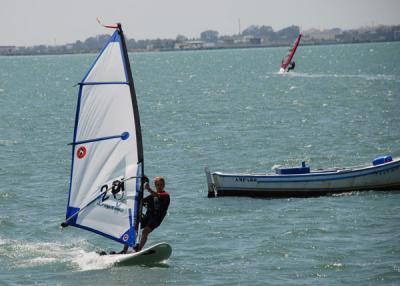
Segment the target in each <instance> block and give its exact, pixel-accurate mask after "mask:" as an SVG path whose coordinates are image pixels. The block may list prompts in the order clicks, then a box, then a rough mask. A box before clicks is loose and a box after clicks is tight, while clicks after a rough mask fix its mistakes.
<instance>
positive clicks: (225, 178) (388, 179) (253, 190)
mask: <svg viewBox="0 0 400 286" xmlns="http://www.w3.org/2000/svg"><path fill="white" fill-rule="evenodd" d="M207 170H208V169H207ZM207 170H206V175H207V181H208V186H209V188H208V189H209V196H212V195H210V192H211V190H213V191H214V192H215V194H216V195H217V196H249V197H311V196H321V195H328V194H335V193H343V192H352V191H369V190H377V191H378V190H385V191H386V190H399V191H400V159H397V160H394V161H392V162H389V163H385V164H381V165H377V166H367V167H360V168H342V169H335V170H317V171H312V172H310V173H307V174H294V175H279V174H226V173H221V172H214V173H211V172H209V173H208V174H207ZM210 182H211V183H210Z"/></svg>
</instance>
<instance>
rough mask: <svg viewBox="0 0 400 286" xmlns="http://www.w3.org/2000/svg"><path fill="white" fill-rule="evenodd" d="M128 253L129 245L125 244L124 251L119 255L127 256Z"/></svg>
mask: <svg viewBox="0 0 400 286" xmlns="http://www.w3.org/2000/svg"><path fill="white" fill-rule="evenodd" d="M127 252H128V245H127V244H125V245H124V249H122V250H121V251H120V252H118V254H126V253H127Z"/></svg>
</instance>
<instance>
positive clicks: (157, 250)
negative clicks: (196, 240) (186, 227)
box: [105, 242, 172, 266]
mask: <svg viewBox="0 0 400 286" xmlns="http://www.w3.org/2000/svg"><path fill="white" fill-rule="evenodd" d="M171 253H172V248H171V246H170V245H169V244H168V243H165V242H160V243H157V244H155V245H153V246H150V247H147V248H145V249H143V250H141V251H139V252H132V253H127V254H109V255H105V256H106V257H107V260H113V263H114V264H115V265H117V266H118V265H121V266H128V265H152V264H157V263H161V262H163V261H165V260H167V259H168V258H169V257H170V256H171Z"/></svg>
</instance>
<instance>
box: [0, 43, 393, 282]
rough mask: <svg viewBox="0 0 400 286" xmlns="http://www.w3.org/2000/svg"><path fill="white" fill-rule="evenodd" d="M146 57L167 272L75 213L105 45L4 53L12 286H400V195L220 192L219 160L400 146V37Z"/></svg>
mask: <svg viewBox="0 0 400 286" xmlns="http://www.w3.org/2000/svg"><path fill="white" fill-rule="evenodd" d="M286 50H287V49H286V48H259V49H235V50H214V51H188V52H164V53H157V52H155V53H133V54H130V56H131V64H132V69H133V74H134V79H135V85H136V90H137V96H138V103H139V110H140V117H141V124H142V132H143V142H144V160H145V161H144V162H145V163H144V164H145V171H146V174H147V175H148V176H150V177H154V176H156V175H157V176H158V175H160V176H164V177H165V178H166V190H167V191H168V192H169V193H170V194H171V199H172V202H171V206H170V209H169V213H168V216H167V217H166V218H165V220H164V222H163V223H162V225H161V226H160V227H159V228H158V229H157V230H156V231H154V233H152V234H151V235H150V237H149V240H148V245H151V244H153V243H156V242H160V241H165V242H168V243H169V244H171V246H172V248H173V253H172V256H171V258H170V259H169V260H168V261H167V262H166V264H164V265H159V266H157V267H139V266H132V267H113V266H112V265H110V264H108V263H107V262H106V261H105V260H101V259H99V258H98V256H97V255H96V254H95V251H96V250H119V249H122V245H119V244H117V243H115V242H112V241H110V240H108V239H105V238H103V237H100V236H97V235H95V234H92V233H89V232H86V231H83V230H80V229H77V228H67V229H65V230H64V231H63V232H61V231H60V230H59V224H60V222H62V221H63V219H64V218H65V211H66V204H67V198H68V189H69V174H70V164H71V147H70V146H67V144H68V143H69V142H71V141H72V132H73V126H74V117H75V108H76V100H77V93H78V88H77V87H76V83H78V82H79V81H80V80H81V79H82V77H83V76H84V74H85V72H86V70H87V69H88V68H89V66H90V64H91V62H92V61H93V60H94V58H95V55H64V56H22V57H0V182H1V184H0V285H24V284H25V285H32V284H37V285H399V284H400V192H374V191H369V192H362V193H359V192H353V193H350V194H344V195H337V196H328V197H318V198H306V199H304V198H302V199H299V198H290V199H268V200H266V199H252V198H215V199H208V198H207V186H206V178H205V175H204V171H203V169H204V167H205V166H209V168H210V169H211V170H212V171H225V172H269V171H270V170H271V167H272V166H274V165H276V164H280V165H285V166H298V165H300V162H301V161H306V162H307V164H309V165H310V166H311V167H312V168H322V167H344V166H356V165H363V164H371V162H372V160H373V159H374V158H375V157H377V156H380V155H389V154H390V155H392V156H393V157H396V156H397V157H398V156H400V123H399V115H400V66H399V64H398V61H399V59H400V53H399V51H400V43H399V42H395V43H376V44H353V45H330V46H301V47H300V48H299V50H298V52H297V55H296V59H295V61H296V69H295V71H294V72H293V73H289V74H285V75H280V74H278V71H279V64H280V61H281V58H282V57H283V56H284V55H285V53H286V52H287V51H286Z"/></svg>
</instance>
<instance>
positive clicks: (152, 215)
mask: <svg viewBox="0 0 400 286" xmlns="http://www.w3.org/2000/svg"><path fill="white" fill-rule="evenodd" d="M154 185H155V187H156V191H153V190H152V189H151V188H150V186H149V184H148V183H146V184H145V185H144V188H145V189H146V190H147V191H148V192H149V193H150V195H149V196H147V197H146V198H144V199H143V204H144V205H145V206H147V211H146V214H145V215H144V216H143V218H142V221H141V228H142V237H141V239H140V242H139V245H137V246H135V250H136V251H140V250H141V249H142V248H143V246H144V245H145V244H146V241H147V237H148V235H149V234H150V233H151V232H152V231H153V230H154V229H156V228H157V227H159V226H160V224H161V222H162V221H163V219H164V217H165V215H166V214H167V210H168V207H169V202H170V198H169V194H168V193H167V192H166V191H164V187H165V180H164V178H163V177H155V178H154ZM127 251H128V245H125V246H124V249H123V250H122V251H121V252H120V254H123V253H126V252H127Z"/></svg>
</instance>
